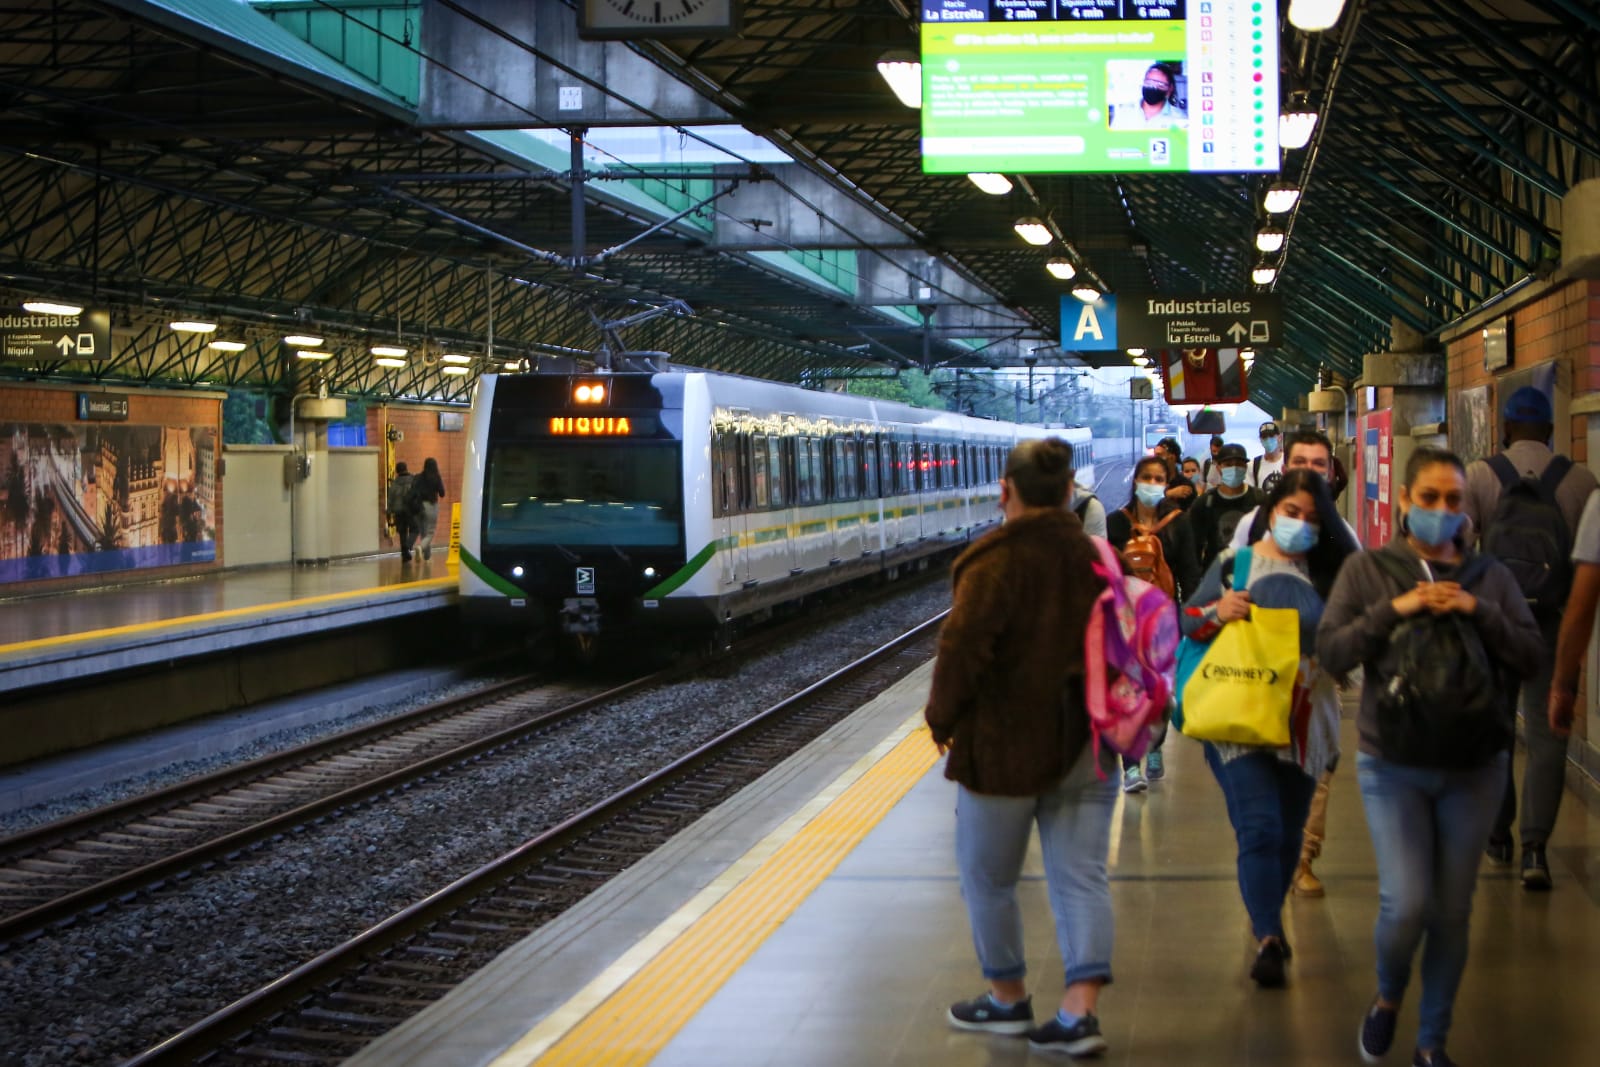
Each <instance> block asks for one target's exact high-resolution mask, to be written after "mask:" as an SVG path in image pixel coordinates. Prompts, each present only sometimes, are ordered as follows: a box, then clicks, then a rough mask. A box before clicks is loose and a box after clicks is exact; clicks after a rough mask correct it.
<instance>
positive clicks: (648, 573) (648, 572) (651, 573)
mask: <svg viewBox="0 0 1600 1067" xmlns="http://www.w3.org/2000/svg"><path fill="white" fill-rule="evenodd" d="M644 576H645V577H646V578H654V577H655V576H656V569H655V568H654V567H646V568H645V569H644Z"/></svg>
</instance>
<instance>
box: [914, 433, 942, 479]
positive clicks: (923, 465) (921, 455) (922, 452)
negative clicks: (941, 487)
mask: <svg viewBox="0 0 1600 1067" xmlns="http://www.w3.org/2000/svg"><path fill="white" fill-rule="evenodd" d="M933 472H934V467H933V449H932V447H931V446H930V445H929V443H928V442H927V441H918V442H917V488H918V489H919V490H922V489H932V488H933V487H934V486H935V485H937V484H938V482H937V481H936V480H935V479H934V478H933V477H932V475H933Z"/></svg>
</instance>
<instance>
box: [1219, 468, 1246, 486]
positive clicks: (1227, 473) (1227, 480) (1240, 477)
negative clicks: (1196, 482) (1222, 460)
mask: <svg viewBox="0 0 1600 1067" xmlns="http://www.w3.org/2000/svg"><path fill="white" fill-rule="evenodd" d="M1222 484H1223V485H1225V486H1227V487H1228V488H1229V489H1237V488H1239V487H1240V486H1241V485H1243V484H1244V468H1243V467H1223V468H1222Z"/></svg>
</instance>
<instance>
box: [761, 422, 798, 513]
mask: <svg viewBox="0 0 1600 1067" xmlns="http://www.w3.org/2000/svg"><path fill="white" fill-rule="evenodd" d="M784 443H785V442H784V439H783V438H781V437H771V436H769V437H768V438H767V494H768V497H769V498H770V499H771V501H772V506H773V507H775V508H781V507H784V506H785V505H784V500H786V499H787V498H788V497H789V496H791V495H793V494H791V493H790V492H789V491H788V490H789V481H788V479H786V478H785V477H784V471H785V468H787V467H788V466H789V464H787V463H785V462H784V461H783V460H784V453H785V452H786V451H788V449H786V448H784Z"/></svg>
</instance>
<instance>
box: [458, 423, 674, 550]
mask: <svg viewBox="0 0 1600 1067" xmlns="http://www.w3.org/2000/svg"><path fill="white" fill-rule="evenodd" d="M678 457H679V446H678V444H677V443H676V442H662V443H660V444H641V443H637V442H631V443H629V444H627V445H624V446H618V445H616V444H609V443H607V444H601V443H591V442H579V441H572V442H567V441H562V442H560V443H546V442H539V443H530V444H522V443H517V444H504V445H500V446H499V447H497V448H495V450H494V452H493V454H491V455H490V457H489V467H488V470H489V479H488V484H487V485H486V486H485V487H484V499H483V512H484V544H485V545H493V546H499V547H511V546H517V545H543V544H552V543H553V544H559V545H619V546H623V547H629V546H633V547H658V548H666V547H673V546H676V545H678V544H680V543H681V542H682V539H683V533H682V522H683V489H682V484H681V483H682V480H683V479H682V468H681V466H680V463H679V458H678Z"/></svg>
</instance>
